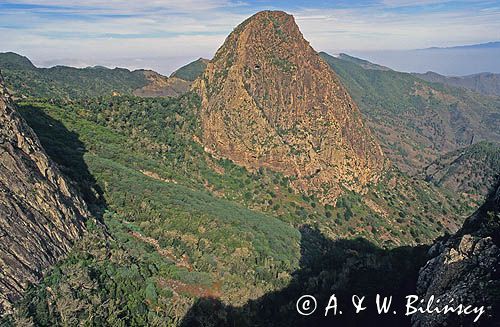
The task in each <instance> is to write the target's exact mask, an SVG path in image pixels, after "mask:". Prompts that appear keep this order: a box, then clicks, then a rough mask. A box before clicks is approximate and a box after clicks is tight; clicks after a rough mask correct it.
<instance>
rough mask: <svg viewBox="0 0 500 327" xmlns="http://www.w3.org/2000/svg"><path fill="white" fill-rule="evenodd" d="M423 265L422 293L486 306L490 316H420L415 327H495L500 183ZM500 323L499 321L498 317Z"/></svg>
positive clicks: (419, 285) (499, 271) (499, 299)
mask: <svg viewBox="0 0 500 327" xmlns="http://www.w3.org/2000/svg"><path fill="white" fill-rule="evenodd" d="M430 252H431V254H432V255H433V258H432V259H431V260H429V261H428V262H427V264H426V265H425V266H424V267H423V268H422V269H420V273H419V278H418V282H417V292H418V293H419V295H420V296H421V297H423V298H425V299H429V298H430V297H431V296H433V295H434V297H435V300H434V303H436V302H437V300H438V299H439V300H440V303H443V304H447V303H449V302H450V300H451V299H453V302H452V305H453V306H456V305H457V304H464V305H472V306H473V307H481V306H484V314H482V315H481V316H480V318H479V320H478V321H477V322H475V323H473V320H474V319H475V318H476V316H477V314H471V315H456V314H448V315H445V314H428V313H425V314H419V315H415V316H413V318H412V323H413V326H415V327H419V326H422V327H423V326H426V327H427V326H429V327H431V326H432V327H433V326H472V325H475V326H476V325H477V326H493V325H494V324H493V323H494V322H495V319H498V312H499V310H500V293H499V290H500V187H498V188H497V189H496V192H494V193H492V194H491V196H490V197H489V199H488V200H487V201H486V203H485V204H484V205H483V206H481V207H480V208H479V209H478V210H477V211H476V212H475V213H474V214H473V215H472V216H471V217H469V218H468V219H467V221H466V222H465V223H464V226H463V227H462V229H461V230H459V231H458V232H457V233H456V234H455V235H453V236H451V237H450V238H448V239H447V240H444V241H440V242H437V243H436V244H434V246H433V247H432V248H431V250H430ZM496 323H498V321H496Z"/></svg>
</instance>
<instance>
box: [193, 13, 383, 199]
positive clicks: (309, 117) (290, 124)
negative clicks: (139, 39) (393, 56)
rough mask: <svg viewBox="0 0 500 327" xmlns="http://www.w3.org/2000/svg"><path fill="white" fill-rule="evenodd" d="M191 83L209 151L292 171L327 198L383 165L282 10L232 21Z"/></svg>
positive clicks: (328, 73)
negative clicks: (232, 26) (236, 22)
mask: <svg viewBox="0 0 500 327" xmlns="http://www.w3.org/2000/svg"><path fill="white" fill-rule="evenodd" d="M195 89H197V90H198V92H199V93H200V95H201V97H202V110H201V116H202V128H203V142H204V144H205V148H206V150H207V151H208V152H211V153H213V154H215V155H218V156H222V157H226V158H229V159H231V160H233V161H234V162H236V163H237V164H240V165H242V166H245V167H247V168H249V169H257V168H261V167H266V168H269V169H271V170H274V171H278V172H281V173H283V174H284V175H287V176H290V177H293V178H292V179H294V182H293V186H294V187H296V188H297V189H302V190H305V191H306V192H308V193H314V194H320V195H319V197H320V200H321V201H323V202H325V203H326V202H330V203H333V202H334V201H335V198H336V197H337V196H338V195H339V194H340V193H341V189H342V186H344V187H346V188H349V189H355V190H356V189H359V188H360V187H362V186H363V185H365V184H366V183H368V182H369V181H371V180H373V178H375V176H376V175H377V173H378V171H379V170H380V169H381V167H382V165H383V164H382V162H383V156H382V152H381V150H380V147H379V146H378V144H377V143H376V142H375V141H374V139H373V137H372V135H371V133H370V131H369V130H368V129H367V128H366V127H365V126H364V124H363V121H362V119H361V114H360V112H359V110H358V108H357V106H356V104H355V103H354V102H353V100H352V99H351V97H350V96H349V94H348V93H347V91H346V90H345V88H344V87H343V86H342V85H341V83H340V81H339V79H338V78H337V76H336V75H335V73H334V72H333V71H332V70H330V68H329V67H328V65H327V64H326V63H325V62H324V61H323V60H322V59H321V58H320V57H319V55H318V54H317V53H316V51H314V49H313V48H312V47H311V46H310V45H309V42H307V41H306V40H305V39H304V37H303V36H302V33H301V32H300V30H299V28H298V26H297V24H296V23H295V20H294V18H293V16H291V15H289V14H287V13H284V12H281V11H263V12H259V13H257V14H255V15H254V16H252V17H250V18H249V19H247V20H245V21H244V22H243V23H242V24H240V25H239V26H238V27H237V28H235V29H234V31H233V32H232V33H231V34H230V35H229V36H228V38H227V39H226V41H225V42H224V44H223V45H222V46H221V47H220V48H219V50H218V51H217V53H216V55H215V57H214V59H213V60H212V61H211V62H210V63H209V64H208V66H207V68H206V70H205V73H204V74H203V76H202V77H201V78H200V79H199V80H198V81H197V83H196V84H195Z"/></svg>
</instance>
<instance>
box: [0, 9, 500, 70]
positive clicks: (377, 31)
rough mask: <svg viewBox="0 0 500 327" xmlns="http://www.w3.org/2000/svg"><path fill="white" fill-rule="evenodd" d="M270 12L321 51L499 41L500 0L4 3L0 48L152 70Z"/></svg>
mask: <svg viewBox="0 0 500 327" xmlns="http://www.w3.org/2000/svg"><path fill="white" fill-rule="evenodd" d="M264 9H279V10H284V11H287V12H289V13H291V14H293V15H294V16H295V17H296V21H297V23H298V24H299V26H300V28H301V30H302V32H303V33H304V36H305V37H306V38H307V39H308V40H309V41H310V42H311V45H312V46H313V47H314V48H315V49H316V50H318V51H327V52H334V53H335V52H352V51H358V52H359V51H372V50H394V49H415V48H425V47H431V46H452V45H461V44H473V43H482V42H488V41H496V40H500V1H482V0H470V1H438V0H422V1H408V0H378V1H374V0H357V1H345V0H340V1H304V0H294V1H285V0H280V1H264V0H260V1H245V0H242V1H238V0H236V1H231V0H205V1H201V0H163V1H162V0H143V1H137V0H111V1H103V0H89V1H74V0H39V1H34V0H7V1H5V0H0V35H2V38H1V42H0V51H14V52H18V53H21V54H24V55H26V56H28V57H29V58H31V59H32V60H33V61H34V63H35V64H38V65H42V66H50V65H54V64H68V65H75V66H88V65H105V66H111V67H114V66H124V67H129V68H139V67H141V68H142V67H144V68H154V69H156V70H158V71H160V72H162V73H169V72H170V71H172V70H173V69H175V68H176V67H178V66H179V65H180V64H183V63H185V62H188V61H190V60H192V59H196V58H198V57H207V58H210V57H211V56H212V55H213V53H214V52H215V50H216V49H217V48H218V47H219V46H220V44H221V43H222V42H223V41H224V38H225V37H226V36H227V34H228V33H230V32H231V30H232V29H233V28H234V27H235V26H236V25H237V24H238V23H239V22H241V21H242V20H244V19H245V18H246V17H248V16H250V15H252V14H253V13H255V12H257V11H259V10H264Z"/></svg>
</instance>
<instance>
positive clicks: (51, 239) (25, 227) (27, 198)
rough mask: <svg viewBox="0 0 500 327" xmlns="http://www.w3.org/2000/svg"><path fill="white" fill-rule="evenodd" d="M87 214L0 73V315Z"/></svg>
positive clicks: (65, 246)
mask: <svg viewBox="0 0 500 327" xmlns="http://www.w3.org/2000/svg"><path fill="white" fill-rule="evenodd" d="M87 217H88V211H87V209H86V206H85V204H84V203H83V201H82V200H81V198H80V197H79V196H78V195H77V194H76V193H75V191H73V189H72V186H71V185H70V184H69V183H68V181H67V180H66V179H65V178H64V177H63V176H62V175H61V173H60V172H59V170H58V168H57V167H56V166H55V164H54V163H53V162H52V161H51V160H50V159H49V158H48V157H47V155H46V153H45V151H44V150H43V148H42V146H41V145H40V142H39V140H38V138H37V137H36V135H35V134H34V133H33V131H32V130H31V128H30V127H28V125H27V124H26V123H25V122H24V120H23V119H22V118H21V117H20V116H19V115H18V114H17V112H16V110H15V108H14V105H13V103H12V101H11V99H10V95H9V94H8V93H7V91H6V90H5V88H4V86H3V80H2V78H1V75H0V315H1V314H3V313H6V312H8V311H9V310H10V308H11V305H12V303H13V302H15V301H16V300H18V299H19V298H20V297H21V295H22V292H23V291H24V290H25V289H26V287H27V286H28V284H29V283H34V282H36V281H37V280H39V278H40V277H41V276H42V275H43V273H44V272H45V271H46V269H47V268H48V267H50V266H51V265H52V264H54V263H55V262H56V261H57V260H58V259H59V258H61V257H63V256H64V255H65V254H66V253H67V252H68V251H69V250H70V248H71V245H72V244H73V243H74V242H75V240H77V239H78V238H79V237H80V236H81V235H82V234H83V233H84V232H85V220H86V218H87Z"/></svg>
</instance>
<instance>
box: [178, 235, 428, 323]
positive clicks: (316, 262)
mask: <svg viewBox="0 0 500 327" xmlns="http://www.w3.org/2000/svg"><path fill="white" fill-rule="evenodd" d="M427 251H428V247H427V246H418V247H400V248H396V249H392V250H384V249H381V248H378V247H377V246H375V245H373V244H372V243H370V242H368V241H366V240H364V239H361V238H360V239H354V240H337V241H332V240H330V239H327V238H325V237H324V236H323V235H322V234H321V233H320V232H319V231H317V230H315V229H311V228H309V227H304V228H302V229H301V261H300V268H299V269H298V270H297V271H296V272H294V274H293V280H292V281H291V282H290V284H289V285H288V286H287V287H285V288H284V289H282V290H279V291H276V292H272V293H268V294H266V295H264V296H262V297H261V298H259V299H256V300H253V301H249V302H248V303H247V304H246V305H244V306H243V307H233V306H227V305H225V304H223V303H222V302H221V301H219V300H217V299H212V298H203V299H199V300H198V301H197V302H196V303H195V304H194V305H193V306H192V308H191V309H190V311H189V312H188V313H187V314H186V316H185V317H184V319H183V321H182V324H181V325H182V326H204V327H205V326H238V327H240V326H287V327H290V326H410V325H411V322H410V318H409V317H407V316H405V314H404V313H405V312H406V310H405V304H406V299H405V296H407V295H410V294H416V293H415V287H416V286H415V283H416V281H417V276H418V271H419V268H420V267H422V266H423V265H424V264H425V262H426V260H427ZM305 294H309V295H313V296H314V297H315V298H316V300H317V304H318V307H317V309H316V311H315V312H314V313H313V314H312V315H309V316H301V315H299V314H298V313H297V310H296V301H297V299H299V298H300V297H301V296H302V295H305ZM332 294H335V296H336V297H337V299H338V310H339V311H342V314H341V315H340V314H337V315H336V316H334V315H333V309H332V310H330V311H329V314H328V316H327V317H326V318H325V316H324V315H325V308H326V306H327V304H328V300H329V299H330V296H331V295H332ZM354 294H356V295H359V296H366V299H365V300H364V306H365V307H367V309H366V310H365V311H363V312H361V313H359V314H355V309H354V307H353V305H352V302H351V298H352V295H354ZM376 294H381V296H390V295H392V296H393V300H392V306H391V310H390V311H389V313H387V314H381V315H379V314H378V313H377V310H376V305H375V298H376ZM393 311H396V312H397V314H394V313H393Z"/></svg>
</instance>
